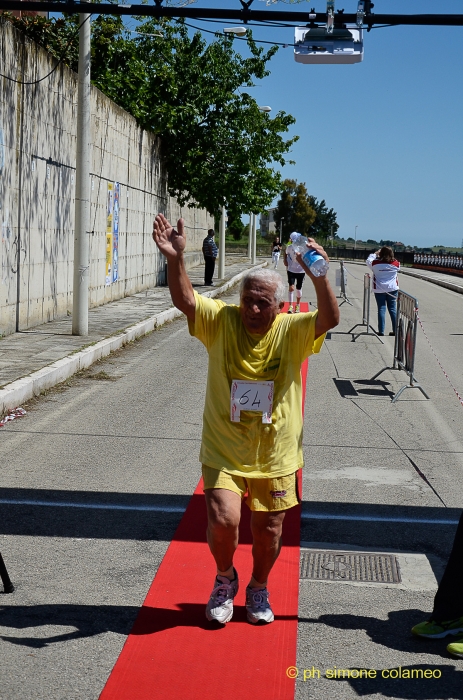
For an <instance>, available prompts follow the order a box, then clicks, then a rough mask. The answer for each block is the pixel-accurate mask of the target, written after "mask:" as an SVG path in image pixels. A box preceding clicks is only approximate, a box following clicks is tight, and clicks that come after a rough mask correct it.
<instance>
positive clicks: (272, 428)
mask: <svg viewBox="0 0 463 700" xmlns="http://www.w3.org/2000/svg"><path fill="white" fill-rule="evenodd" d="M195 299H196V313H195V322H194V323H192V322H190V321H189V323H188V326H189V330H190V334H191V335H193V336H195V337H196V338H198V339H199V340H200V341H201V342H202V343H203V344H204V345H205V346H206V349H207V351H208V353H209V368H208V375H207V388H206V401H205V406H204V416H203V435H202V444H201V451H200V455H199V459H200V461H201V462H202V463H203V464H207V466H208V467H213V468H215V469H224V470H225V471H227V472H229V473H230V474H237V475H239V476H244V477H249V478H253V479H255V478H276V477H279V476H285V475H287V474H292V473H293V472H295V471H296V469H299V468H300V467H302V465H303V454H302V380H301V363H302V362H303V361H304V360H305V358H306V357H308V356H309V355H312V354H313V353H318V352H320V350H321V347H322V345H323V341H324V338H325V336H324V335H322V336H320V337H319V338H317V340H315V321H316V318H317V313H318V312H317V311H314V312H311V313H305V314H295V315H288V314H278V316H277V317H276V319H275V321H274V323H273V324H272V327H271V328H270V330H269V331H268V332H267V333H266V334H265V335H263V336H262V335H253V334H251V333H248V332H247V330H246V328H245V327H244V325H243V323H242V321H241V316H240V312H239V307H238V306H235V305H234V304H233V305H232V304H230V305H228V304H225V302H223V301H220V300H215V299H209V298H207V297H203V296H200V295H199V294H197V293H196V292H195ZM233 379H241V380H246V381H253V380H254V381H273V382H274V399H273V412H272V423H271V424H269V425H265V424H263V423H262V413H258V412H256V411H243V410H241V420H240V422H239V423H232V422H231V420H230V390H231V383H232V380H233Z"/></svg>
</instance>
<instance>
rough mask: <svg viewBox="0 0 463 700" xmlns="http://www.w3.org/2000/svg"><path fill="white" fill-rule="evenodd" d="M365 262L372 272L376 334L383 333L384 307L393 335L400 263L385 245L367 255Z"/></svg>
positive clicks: (384, 325) (384, 324)
mask: <svg viewBox="0 0 463 700" xmlns="http://www.w3.org/2000/svg"><path fill="white" fill-rule="evenodd" d="M366 263H367V265H368V267H369V268H370V269H371V271H372V273H373V291H374V293H375V299H376V305H377V307H378V335H384V330H385V327H386V308H387V310H388V311H389V316H390V317H391V323H392V331H391V332H390V333H389V335H395V327H396V317H397V294H398V291H399V282H398V275H397V273H398V272H399V270H400V263H399V261H398V260H396V259H395V258H394V252H393V250H392V248H389V246H387V245H383V247H382V248H380V249H379V250H377V251H376V253H372V254H371V255H369V256H368V258H367V260H366Z"/></svg>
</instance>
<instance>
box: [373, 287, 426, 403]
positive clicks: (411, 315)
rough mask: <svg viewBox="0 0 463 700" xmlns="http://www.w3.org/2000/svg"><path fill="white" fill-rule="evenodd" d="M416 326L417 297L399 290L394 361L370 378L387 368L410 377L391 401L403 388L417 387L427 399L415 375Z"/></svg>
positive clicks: (395, 399) (395, 397)
mask: <svg viewBox="0 0 463 700" xmlns="http://www.w3.org/2000/svg"><path fill="white" fill-rule="evenodd" d="M417 328H418V299H416V297H412V296H411V295H410V294H406V293H405V292H402V290H399V293H398V297H397V321H396V331H395V343H394V361H393V365H392V367H383V369H382V370H381V371H380V372H378V373H377V374H375V376H374V377H372V378H371V380H372V381H373V380H374V379H376V378H377V377H379V375H380V374H382V373H383V372H385V371H386V370H387V369H388V370H396V369H397V370H402V371H404V372H405V374H407V376H408V377H409V378H410V383H409V384H405V385H404V386H402V387H401V388H400V389H399V391H398V392H397V393H396V394H395V395H394V396H393V397H392V403H394V402H395V401H397V399H398V398H399V396H400V395H401V393H402V392H403V391H405V389H419V390H420V391H421V393H422V394H423V395H424V396H426V398H427V399H429V396H428V394H427V393H426V392H425V390H424V389H423V387H422V386H421V384H419V382H418V381H417V379H416V377H415V374H414V372H415V352H416V331H417Z"/></svg>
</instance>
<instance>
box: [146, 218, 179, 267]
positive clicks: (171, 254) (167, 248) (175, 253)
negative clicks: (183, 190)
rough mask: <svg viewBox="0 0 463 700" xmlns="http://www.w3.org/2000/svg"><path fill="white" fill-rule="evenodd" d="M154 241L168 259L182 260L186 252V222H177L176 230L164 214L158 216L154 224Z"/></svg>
mask: <svg viewBox="0 0 463 700" xmlns="http://www.w3.org/2000/svg"><path fill="white" fill-rule="evenodd" d="M153 240H154V242H155V243H156V245H157V247H158V248H159V250H160V251H161V253H162V254H163V255H164V256H165V257H166V258H167V259H169V258H170V259H175V258H180V257H181V256H182V254H183V251H184V250H185V245H186V236H185V222H184V221H183V219H179V220H178V221H177V230H176V229H174V227H173V226H172V224H170V223H169V222H168V221H167V219H166V217H165V216H164V215H163V214H158V215H157V217H156V218H155V220H154V222H153Z"/></svg>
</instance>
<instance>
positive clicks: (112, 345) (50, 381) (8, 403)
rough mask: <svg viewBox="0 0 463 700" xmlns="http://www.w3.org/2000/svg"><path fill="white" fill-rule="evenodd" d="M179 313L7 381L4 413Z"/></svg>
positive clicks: (1, 396)
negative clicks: (12, 380)
mask: <svg viewBox="0 0 463 700" xmlns="http://www.w3.org/2000/svg"><path fill="white" fill-rule="evenodd" d="M266 265H267V262H264V263H260V264H259V265H254V266H253V267H250V268H248V269H246V270H243V271H242V272H239V273H238V274H237V275H234V276H233V277H231V278H230V279H229V280H227V281H226V282H225V283H224V284H223V285H222V286H220V287H217V289H211V291H209V292H205V293H204V294H203V295H202V296H207V297H211V298H213V297H216V296H217V295H218V294H221V293H222V292H225V291H227V290H228V289H230V287H233V286H234V285H235V284H236V283H237V282H239V281H240V279H241V278H242V277H244V275H245V274H246V273H247V272H249V270H254V269H256V268H260V267H266ZM179 316H183V313H182V312H181V311H179V310H178V309H176V308H175V306H173V307H172V308H170V309H166V310H165V311H161V312H160V313H159V314H155V315H154V316H151V317H150V318H147V319H145V320H144V321H140V322H139V323H136V324H135V325H133V326H129V328H127V329H126V330H124V331H122V332H121V333H117V334H116V335H114V336H109V337H107V338H103V340H100V341H98V342H97V343H95V344H93V345H90V346H89V347H86V348H84V349H83V350H79V351H78V352H74V353H73V354H71V355H67V356H66V357H63V358H61V360H57V361H56V362H53V364H51V365H47V366H46V367H42V369H39V370H37V371H36V372H32V374H29V375H27V376H26V377H22V378H21V379H16V380H15V381H14V382H11V384H7V385H6V386H5V387H3V389H0V416H2V415H3V414H4V413H5V412H7V411H9V410H10V409H13V408H16V407H17V406H20V405H21V404H22V403H24V402H25V401H28V400H29V399H31V398H32V397H34V396H38V395H39V394H40V393H41V392H42V391H45V390H46V389H50V388H51V387H53V386H56V384H60V383H61V382H64V381H65V380H66V379H68V378H69V377H71V376H72V375H73V374H75V373H76V372H79V371H80V370H82V369H87V368H88V367H90V365H92V364H93V363H94V362H96V361H97V360H100V359H101V358H102V357H106V356H107V355H109V354H110V353H112V352H114V351H115V350H119V348H121V347H123V346H124V345H126V344H127V343H130V342H131V341H132V340H135V339H136V338H141V337H142V336H144V335H147V334H148V333H151V332H152V331H154V330H155V329H156V328H159V327H160V326H162V325H164V324H165V323H167V322H168V321H173V320H174V319H175V318H178V317H179Z"/></svg>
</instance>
